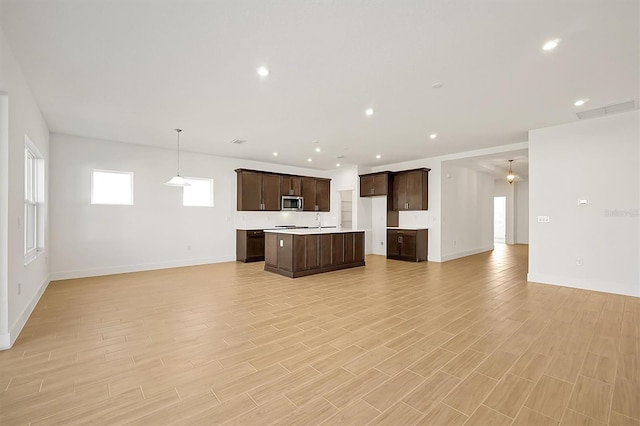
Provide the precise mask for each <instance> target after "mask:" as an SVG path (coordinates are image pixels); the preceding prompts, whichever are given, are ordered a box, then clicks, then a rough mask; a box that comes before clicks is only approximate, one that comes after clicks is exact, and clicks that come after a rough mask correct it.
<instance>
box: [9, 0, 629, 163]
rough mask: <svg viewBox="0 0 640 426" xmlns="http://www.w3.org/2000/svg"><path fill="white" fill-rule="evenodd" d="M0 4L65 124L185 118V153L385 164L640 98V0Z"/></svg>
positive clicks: (127, 138) (169, 124)
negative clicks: (549, 46)
mask: <svg viewBox="0 0 640 426" xmlns="http://www.w3.org/2000/svg"><path fill="white" fill-rule="evenodd" d="M0 6H1V9H0V25H1V26H2V29H3V31H4V32H5V34H6V37H7V39H8V40H9V44H10V45H11V47H12V49H13V52H14V54H15V56H16V58H17V60H18V62H19V63H20V65H21V67H22V70H23V73H24V75H25V78H26V79H27V82H28V83H29V85H30V87H31V89H32V91H33V94H34V96H35V98H36V100H37V102H38V103H39V105H40V108H41V110H42V112H43V114H44V117H45V119H46V120H47V123H48V125H49V127H50V130H51V131H52V132H57V133H66V134H73V135H80V136H87V137H95V138H102V139H108V140H117V141H124V142H132V143H138V144H145V145H156V146H161V147H166V148H174V147H175V132H174V131H173V129H174V128H175V127H181V128H182V129H184V132H183V133H182V135H181V145H182V147H183V149H184V150H188V151H194V152H203V153H211V154H217V155H224V156H232V157H239V158H246V159H254V160H260V161H268V162H276V163H282V164H289V165H295V166H303V167H312V168H318V169H330V168H333V167H335V163H336V159H335V157H336V156H339V155H344V156H345V158H344V159H343V160H340V162H341V163H342V164H360V165H364V166H378V165H384V164H389V163H395V162H400V161H405V160H411V159H416V158H423V157H432V156H439V155H445V154H450V153H456V152H462V151H468V150H473V149H480V148H486V147H492V146H497V145H506V144H511V143H517V142H523V141H526V140H527V130H529V129H535V128H540V127H545V126H550V125H555V124H561V123H567V122H572V121H576V120H577V118H576V115H575V113H576V112H577V111H580V110H585V109H591V108H595V107H599V106H604V105H609V104H613V103H617V102H622V101H627V100H631V99H633V100H635V101H636V105H638V93H639V91H640V85H639V78H638V76H639V75H640V68H639V66H640V65H639V64H640V60H639V55H640V53H639V52H640V37H639V34H640V27H639V21H640V19H639V2H638V0H575V1H574V0H565V1H558V0H465V1H460V0H438V1H434V0H423V1H417V0H415V1H410V0H385V1H380V0H368V1H362V0H359V1H355V0H342V1H319V0H317V1H312V0H305V1H301V0H297V1H293V0H279V1H269V0H250V1H247V0H245V1H238V0H233V1H204V0H202V1H192V0H181V1H178V0H172V1H168V0H153V1H151V0H128V1H115V0H112V1H108V0H91V1H81V0H48V1H43V0H39V1H36V0H19V1H18V0H0ZM552 38H559V39H561V42H560V45H559V46H558V48H557V49H556V50H554V51H551V52H543V51H542V50H541V46H542V44H543V43H544V42H545V41H547V40H549V39H552ZM260 65H266V66H267V67H268V68H269V69H270V70H271V74H270V76H268V77H267V78H265V79H260V78H259V77H258V76H257V73H256V68H257V67H258V66H260ZM436 82H442V83H443V87H442V88H440V89H434V88H432V87H431V86H432V84H433V83H436ZM579 98H589V99H590V101H589V102H588V103H587V104H586V105H584V106H583V107H579V108H577V107H574V106H573V102H574V100H576V99H579ZM368 107H372V108H374V109H375V113H374V115H373V116H371V117H367V116H366V115H365V114H364V110H365V109H366V108H368ZM432 132H437V133H438V135H439V136H438V138H437V139H435V140H431V139H429V137H428V135H429V134H430V133H432ZM234 138H238V139H244V140H246V141H247V142H246V143H245V144H243V145H232V144H230V143H229V141H231V140H232V139H234ZM312 141H317V144H313V143H312ZM316 146H319V147H320V148H321V152H320V153H315V152H314V148H315V147H316ZM273 151H277V152H278V153H279V156H278V157H273V156H272V152H273ZM376 154H380V155H381V156H382V158H381V159H379V160H377V159H376V158H375V155H376ZM308 157H311V158H313V162H312V163H308V162H307V158H308Z"/></svg>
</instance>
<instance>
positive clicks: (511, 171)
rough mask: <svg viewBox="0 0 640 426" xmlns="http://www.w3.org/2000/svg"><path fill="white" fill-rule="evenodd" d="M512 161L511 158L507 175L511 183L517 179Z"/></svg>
mask: <svg viewBox="0 0 640 426" xmlns="http://www.w3.org/2000/svg"><path fill="white" fill-rule="evenodd" d="M512 162H513V160H509V174H508V175H507V182H509V183H513V181H514V180H515V179H516V175H514V174H513V170H512V169H511V163H512Z"/></svg>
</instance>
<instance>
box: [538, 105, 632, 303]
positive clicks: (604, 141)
mask: <svg viewBox="0 0 640 426" xmlns="http://www.w3.org/2000/svg"><path fill="white" fill-rule="evenodd" d="M639 141H640V113H639V112H638V111H632V112H627V113H621V114H616V115H611V116H605V117H602V118H597V119H590V120H585V121H578V122H576V123H571V124H566V125H562V126H555V127H548V128H544V129H537V130H532V131H530V132H529V158H530V166H529V202H530V218H529V223H530V225H529V276H528V279H529V281H535V282H541V283H548V284H558V285H563V286H569V287H576V288H583V289H590V290H597V291H603V292H609V293H618V294H625V295H632V296H640V280H639V275H640V274H639V272H640V271H639V269H638V264H639V263H640V262H638V259H640V251H639V240H640V238H639V231H640V227H639V221H640V214H639V213H638V208H639V198H640V195H639V194H640V173H639V170H640V148H639V145H640V143H639ZM580 199H587V200H589V204H588V205H586V206H580V205H578V200H580ZM537 216H549V219H550V220H549V222H548V223H538V222H537Z"/></svg>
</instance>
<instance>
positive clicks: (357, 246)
mask: <svg viewBox="0 0 640 426" xmlns="http://www.w3.org/2000/svg"><path fill="white" fill-rule="evenodd" d="M353 261H354V262H356V263H359V262H364V232H354V234H353Z"/></svg>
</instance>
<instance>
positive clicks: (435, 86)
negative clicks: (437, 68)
mask: <svg viewBox="0 0 640 426" xmlns="http://www.w3.org/2000/svg"><path fill="white" fill-rule="evenodd" d="M442 86H443V84H442V83H440V82H437V83H433V84H432V85H431V87H433V88H434V89H440V88H441V87H442Z"/></svg>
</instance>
